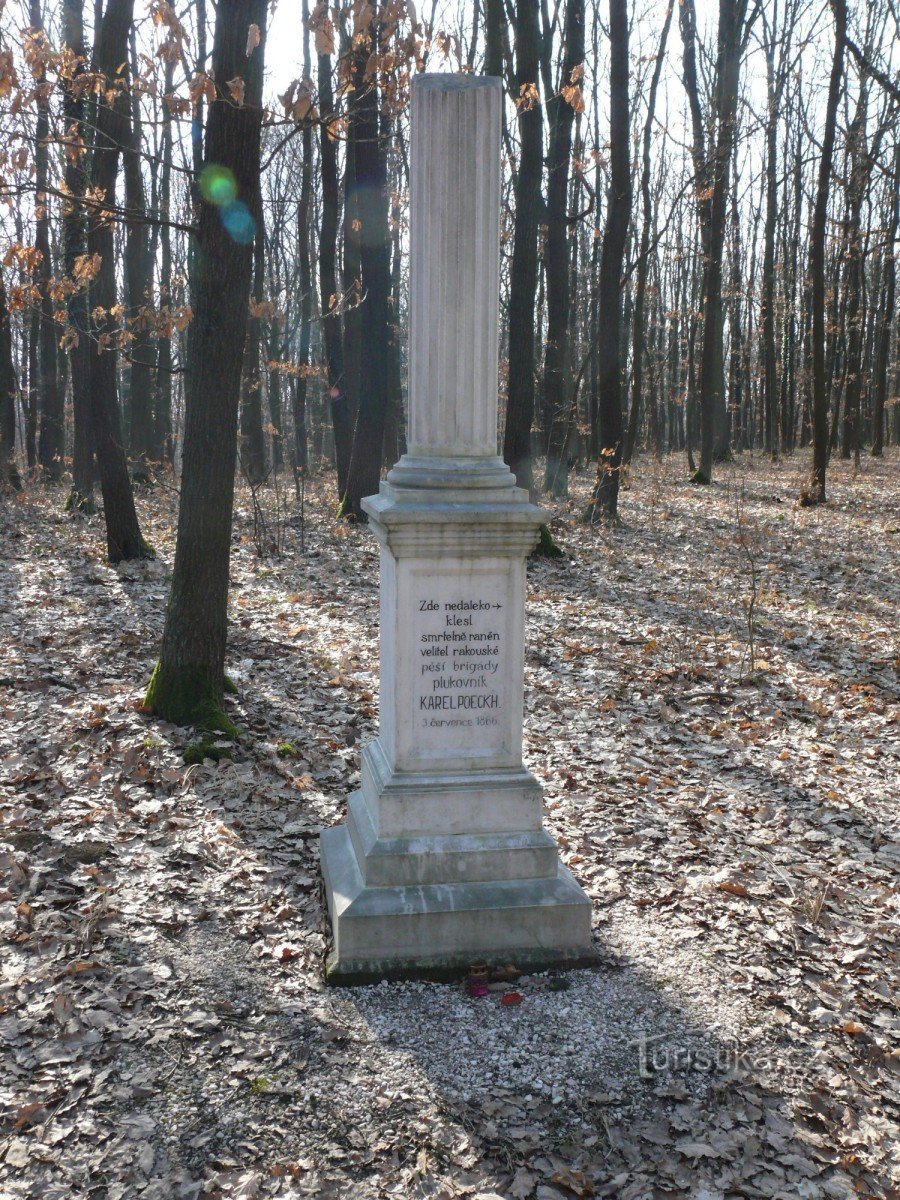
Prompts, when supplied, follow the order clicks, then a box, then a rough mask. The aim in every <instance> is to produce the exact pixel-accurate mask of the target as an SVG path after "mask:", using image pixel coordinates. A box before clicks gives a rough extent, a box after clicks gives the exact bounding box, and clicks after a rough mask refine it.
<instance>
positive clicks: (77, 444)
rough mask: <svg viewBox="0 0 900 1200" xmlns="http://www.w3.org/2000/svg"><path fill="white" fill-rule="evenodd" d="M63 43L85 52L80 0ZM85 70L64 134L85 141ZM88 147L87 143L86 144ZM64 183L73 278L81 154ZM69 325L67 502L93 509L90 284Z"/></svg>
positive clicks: (67, 2)
mask: <svg viewBox="0 0 900 1200" xmlns="http://www.w3.org/2000/svg"><path fill="white" fill-rule="evenodd" d="M62 22H63V27H62V34H63V42H64V43H65V44H66V45H67V46H68V47H69V49H70V50H71V51H72V53H73V54H74V55H75V56H76V57H77V58H83V57H84V24H83V10H82V0H64V3H63V10H62ZM84 70H85V66H84V64H83V63H82V64H81V65H80V66H78V67H77V68H76V71H75V75H74V77H73V78H72V79H68V80H66V82H65V85H64V86H65V91H64V94H63V116H64V119H65V123H66V136H67V137H68V138H71V139H73V140H75V141H76V142H78V141H79V140H81V141H86V140H87V137H86V133H87V131H86V129H85V124H84V109H85V101H84V97H83V95H82V94H81V92H80V90H79V88H78V86H77V82H76V81H77V77H78V76H79V75H81V74H82V73H83V72H84ZM85 152H86V147H85ZM64 178H65V182H66V190H67V191H68V194H69V197H70V200H69V202H68V204H67V205H66V206H65V208H64V209H63V222H62V234H63V257H64V263H65V270H66V274H67V275H68V276H69V277H70V278H71V276H72V272H73V271H74V269H75V262H76V260H77V259H78V258H79V257H80V256H81V255H82V254H84V253H85V252H86V250H87V240H86V236H85V234H86V231H85V222H84V210H83V209H82V207H81V205H80V204H79V203H78V201H79V199H80V198H81V197H82V196H83V195H84V184H85V172H84V158H83V156H82V154H80V153H72V154H67V155H66V165H65V176H64ZM67 311H68V319H69V324H70V325H71V326H72V328H73V329H74V331H75V335H76V340H75V341H74V342H73V343H72V344H71V345H70V346H69V350H68V354H69V374H70V376H71V379H72V423H73V438H72V442H73V445H72V487H71V489H70V491H69V496H68V499H67V501H66V507H67V508H68V509H84V510H88V511H92V510H93V507H94V502H93V490H94V436H93V428H92V417H91V345H90V332H89V330H90V318H89V316H88V289H87V288H86V287H81V288H79V289H78V290H77V291H76V292H73V293H72V295H70V296H69V298H68V301H67Z"/></svg>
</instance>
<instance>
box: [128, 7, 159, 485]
mask: <svg viewBox="0 0 900 1200" xmlns="http://www.w3.org/2000/svg"><path fill="white" fill-rule="evenodd" d="M130 41H131V62H132V72H134V71H135V70H136V67H137V48H136V44H135V33H134V26H133V25H132V27H131V36H130ZM122 157H123V163H124V167H123V174H124V176H125V208H126V210H127V216H126V218H125V286H126V290H127V293H128V308H129V323H130V327H131V333H132V334H133V338H132V340H131V342H130V343H129V349H128V358H129V363H130V378H131V388H130V400H129V405H128V412H129V417H130V422H129V427H130V436H129V446H130V448H131V453H132V455H133V456H134V458H135V459H136V460H137V462H136V463H133V464H132V472H133V474H134V477H135V478H136V479H138V480H140V481H146V480H147V479H148V478H149V476H148V473H147V463H148V462H149V461H150V460H151V459H152V458H153V442H154V429H153V391H154V387H153V384H154V374H155V368H156V361H155V355H154V353H153V348H152V342H151V340H150V334H149V331H148V328H147V322H146V320H144V319H142V316H141V313H140V310H141V308H142V307H144V306H145V305H147V304H150V303H152V295H151V293H152V290H153V262H152V259H151V256H150V236H149V226H148V224H147V219H146V218H147V201H146V196H145V193H144V179H143V176H142V174H141V109H140V102H139V100H138V97H137V96H134V95H133V96H132V98H131V137H130V139H129V144H128V145H127V146H126V147H125V149H124V152H123V155H122Z"/></svg>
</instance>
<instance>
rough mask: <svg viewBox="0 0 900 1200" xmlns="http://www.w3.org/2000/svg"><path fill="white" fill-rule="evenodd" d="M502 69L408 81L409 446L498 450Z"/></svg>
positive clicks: (464, 452)
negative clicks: (489, 74) (495, 74)
mask: <svg viewBox="0 0 900 1200" xmlns="http://www.w3.org/2000/svg"><path fill="white" fill-rule="evenodd" d="M502 103H503V93H502V89H501V84H500V80H499V79H492V78H486V77H484V76H479V75H420V76H418V78H416V79H415V80H414V81H413V85H412V145H411V161H410V175H411V178H410V209H411V211H410V234H409V238H410V267H409V271H410V283H409V287H410V298H409V313H410V317H409V324H410V346H409V429H408V439H409V453H410V455H413V456H416V457H441V458H466V457H473V456H485V455H496V453H497V356H498V328H499V296H500V124H501V105H502Z"/></svg>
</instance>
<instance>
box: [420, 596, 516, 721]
mask: <svg viewBox="0 0 900 1200" xmlns="http://www.w3.org/2000/svg"><path fill="white" fill-rule="evenodd" d="M419 612H420V613H421V614H422V615H423V618H424V619H423V620H422V622H421V624H420V632H419V658H418V664H417V666H418V670H417V686H416V688H415V690H414V699H413V704H414V708H415V713H416V717H417V719H418V723H419V725H421V726H422V727H425V728H430V729H471V728H477V727H481V728H485V727H490V726H493V725H498V724H499V723H500V721H499V718H500V716H501V714H502V712H503V709H504V700H503V697H502V696H501V693H500V690H499V688H498V686H497V685H498V682H499V676H500V664H501V659H502V656H503V654H504V653H505V646H504V637H503V628H504V626H503V623H502V618H503V617H504V616H505V613H504V611H503V605H502V604H500V603H499V602H498V601H496V600H490V599H482V598H479V597H472V596H463V597H459V598H458V599H457V598H454V599H452V600H438V599H435V598H433V597H426V598H424V599H422V600H420V601H419Z"/></svg>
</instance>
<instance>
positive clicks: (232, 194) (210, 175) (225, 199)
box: [200, 163, 237, 208]
mask: <svg viewBox="0 0 900 1200" xmlns="http://www.w3.org/2000/svg"><path fill="white" fill-rule="evenodd" d="M200 195H201V196H202V197H203V199H204V200H206V202H207V203H208V204H215V205H217V206H218V207H220V208H221V207H222V206H223V205H227V204H233V203H234V202H235V198H236V197H237V182H236V180H235V178H234V176H233V175H232V173H231V172H230V171H229V170H228V168H227V167H220V166H219V165H218V164H217V163H209V164H208V165H207V166H205V167H204V168H203V170H202V171H201V172H200Z"/></svg>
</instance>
